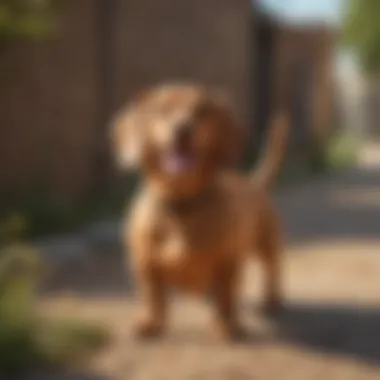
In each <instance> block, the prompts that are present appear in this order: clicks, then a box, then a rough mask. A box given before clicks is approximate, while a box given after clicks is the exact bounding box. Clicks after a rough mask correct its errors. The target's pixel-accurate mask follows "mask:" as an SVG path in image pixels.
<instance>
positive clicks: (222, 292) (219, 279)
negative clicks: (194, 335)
mask: <svg viewBox="0 0 380 380" xmlns="http://www.w3.org/2000/svg"><path fill="white" fill-rule="evenodd" d="M239 272H240V267H239V265H238V264H237V263H230V262H225V263H223V264H222V265H221V267H220V268H218V271H217V274H216V278H215V279H216V281H215V288H214V290H215V302H216V312H217V318H216V326H215V327H216V333H217V337H218V338H219V339H221V340H226V341H228V340H232V339H235V338H238V337H239V336H240V335H241V333H242V330H241V328H240V325H239V322H238V320H237V307H236V306H237V305H236V303H237V298H238V297H237V296H238V294H237V293H238V291H237V290H238V282H239V278H240V273H239Z"/></svg>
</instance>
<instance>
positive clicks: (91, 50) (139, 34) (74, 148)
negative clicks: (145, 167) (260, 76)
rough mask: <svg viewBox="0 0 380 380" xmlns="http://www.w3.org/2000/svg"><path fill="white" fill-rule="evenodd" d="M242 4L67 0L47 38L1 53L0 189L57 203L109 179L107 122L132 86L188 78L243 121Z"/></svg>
mask: <svg viewBox="0 0 380 380" xmlns="http://www.w3.org/2000/svg"><path fill="white" fill-rule="evenodd" d="M250 7H251V3H250V1H249V0H234V1H230V0H192V1H178V0H160V1H150V0H128V1H123V0H107V2H105V1H104V0H68V1H66V2H65V6H64V10H63V12H62V14H61V15H60V17H59V19H58V21H59V26H60V33H59V35H58V36H55V37H51V38H50V39H49V41H46V42H43V43H38V44H24V45H18V46H13V47H12V48H11V49H8V50H7V51H6V52H5V53H4V55H3V56H2V57H1V61H0V62H1V64H2V65H4V66H3V67H5V68H6V69H2V70H1V75H0V81H1V91H0V123H1V130H0V191H3V190H6V189H8V190H10V191H11V192H12V193H15V192H20V193H21V194H22V192H27V191H29V189H30V188H31V187H33V186H37V185H38V186H40V187H43V188H44V189H45V190H46V191H47V192H48V193H50V194H53V195H54V196H56V197H57V198H59V199H64V200H70V199H76V198H78V197H82V196H88V195H89V194H91V192H92V191H95V190H99V189H100V190H101V189H102V188H104V187H105V186H107V184H108V183H109V180H110V177H109V171H110V166H111V164H110V161H109V156H108V145H107V144H108V141H107V139H106V137H107V123H106V122H107V119H108V118H109V116H110V114H111V113H112V112H113V111H114V110H115V109H116V108H117V107H118V106H120V105H121V104H122V103H123V102H124V101H126V100H127V99H129V98H130V97H131V96H132V95H133V94H134V93H135V92H136V91H138V90H139V89H140V88H142V87H145V86H148V85H152V84H155V83H157V82H160V81H164V80H176V79H181V80H197V81H201V82H203V83H206V84H210V85H218V86H220V87H222V88H225V89H226V90H227V91H228V92H230V93H231V95H232V97H233V98H234V100H236V105H237V110H238V113H239V115H240V117H241V120H242V121H243V122H244V123H248V121H249V97H250V85H251V83H250V79H249V77H250V72H251V67H252V62H251V61H252V60H251V58H252V57H251V46H250V44H251V30H250V27H251V12H250Z"/></svg>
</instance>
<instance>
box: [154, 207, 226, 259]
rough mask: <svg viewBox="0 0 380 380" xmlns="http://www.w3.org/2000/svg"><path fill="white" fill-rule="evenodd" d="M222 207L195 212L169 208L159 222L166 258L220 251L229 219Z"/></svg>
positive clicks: (161, 248) (159, 237) (159, 238)
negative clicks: (223, 212)
mask: <svg viewBox="0 0 380 380" xmlns="http://www.w3.org/2000/svg"><path fill="white" fill-rule="evenodd" d="M218 214H219V213H218V210H216V211H215V210H201V211H199V212H194V213H186V214H184V215H183V214H181V213H175V212H166V213H163V214H162V217H161V220H160V222H159V223H158V224H157V225H156V226H155V237H156V241H157V249H158V251H159V256H160V257H162V259H164V258H167V259H169V258H171V257H172V258H175V257H177V258H180V257H186V258H187V260H190V259H191V258H199V257H203V256H210V255H212V253H213V252H215V251H220V249H221V247H220V240H221V234H222V233H223V230H224V229H225V220H223V219H222V218H221V216H220V215H218Z"/></svg>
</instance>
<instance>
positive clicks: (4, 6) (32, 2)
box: [0, 0, 58, 44]
mask: <svg viewBox="0 0 380 380" xmlns="http://www.w3.org/2000/svg"><path fill="white" fill-rule="evenodd" d="M57 2H58V0H0V43H2V44H4V43H7V42H10V41H13V40H17V39H37V38H40V37H42V36H45V35H46V34H47V33H49V32H50V31H51V30H52V27H53V10H54V7H55V6H56V4H57Z"/></svg>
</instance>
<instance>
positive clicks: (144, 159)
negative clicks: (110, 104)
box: [112, 85, 244, 196]
mask: <svg viewBox="0 0 380 380" xmlns="http://www.w3.org/2000/svg"><path fill="white" fill-rule="evenodd" d="M112 135H113V138H114V143H115V147H116V155H117V158H118V161H119V163H120V165H121V167H123V168H131V167H132V168H136V167H141V168H142V170H143V172H144V175H146V176H147V177H148V179H150V180H154V181H155V182H156V183H158V184H159V185H160V186H161V188H163V189H164V190H166V191H168V192H169V193H172V194H176V195H180V196H188V195H190V194H194V193H196V192H197V191H199V190H200V189H201V188H202V186H204V185H206V184H207V182H208V181H209V180H211V179H212V178H213V176H214V174H215V173H217V172H218V170H219V169H221V168H223V167H225V166H226V165H231V164H233V163H234V162H236V160H237V158H238V157H239V153H240V152H241V150H242V142H243V140H244V138H243V137H244V136H243V130H242V128H239V127H238V126H237V124H236V122H235V121H234V119H233V115H232V112H231V110H230V108H229V105H228V103H227V102H226V101H225V99H223V98H222V97H221V96H220V95H219V94H216V93H214V92H213V91H211V90H209V89H206V88H204V87H202V86H196V85H162V86H159V87H156V88H154V89H152V90H149V91H147V92H145V93H142V94H141V95H140V96H138V97H137V98H136V99H135V100H134V101H133V102H132V104H131V105H130V106H129V108H128V109H126V110H123V111H122V112H121V113H120V114H119V115H118V116H117V118H116V122H115V123H114V125H113V133H112Z"/></svg>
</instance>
